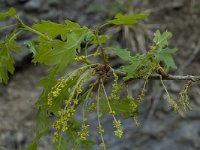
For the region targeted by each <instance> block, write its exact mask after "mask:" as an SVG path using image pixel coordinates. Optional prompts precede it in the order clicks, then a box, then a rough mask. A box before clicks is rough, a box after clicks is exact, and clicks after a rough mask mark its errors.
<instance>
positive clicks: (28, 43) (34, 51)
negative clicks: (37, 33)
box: [24, 41, 37, 56]
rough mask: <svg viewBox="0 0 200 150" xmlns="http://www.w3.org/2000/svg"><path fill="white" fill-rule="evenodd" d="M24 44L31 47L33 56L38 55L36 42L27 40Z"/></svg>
mask: <svg viewBox="0 0 200 150" xmlns="http://www.w3.org/2000/svg"><path fill="white" fill-rule="evenodd" d="M24 45H26V46H27V48H28V49H29V51H30V52H31V53H33V56H35V55H36V53H37V52H36V49H35V45H34V43H33V42H32V41H25V42H24Z"/></svg>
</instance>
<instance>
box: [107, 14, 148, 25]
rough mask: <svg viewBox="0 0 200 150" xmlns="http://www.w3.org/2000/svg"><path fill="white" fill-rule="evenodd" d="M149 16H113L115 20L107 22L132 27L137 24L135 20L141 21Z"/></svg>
mask: <svg viewBox="0 0 200 150" xmlns="http://www.w3.org/2000/svg"><path fill="white" fill-rule="evenodd" d="M148 15H149V14H147V13H144V14H129V15H126V16H123V15H122V14H117V15H115V19H113V20H109V21H108V22H107V23H108V24H115V25H132V24H136V23H138V21H137V20H136V19H143V18H146V17H147V16H148Z"/></svg>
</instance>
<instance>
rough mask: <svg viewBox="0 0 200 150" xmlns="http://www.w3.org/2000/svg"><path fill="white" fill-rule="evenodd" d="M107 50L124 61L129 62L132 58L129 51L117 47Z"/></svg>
mask: <svg viewBox="0 0 200 150" xmlns="http://www.w3.org/2000/svg"><path fill="white" fill-rule="evenodd" d="M108 50H109V51H112V52H113V53H115V54H116V55H117V56H119V57H120V58H121V59H122V60H124V61H130V60H131V59H132V56H131V55H130V51H128V50H127V49H122V48H119V47H111V48H109V49H108Z"/></svg>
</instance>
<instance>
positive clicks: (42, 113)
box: [36, 109, 50, 135]
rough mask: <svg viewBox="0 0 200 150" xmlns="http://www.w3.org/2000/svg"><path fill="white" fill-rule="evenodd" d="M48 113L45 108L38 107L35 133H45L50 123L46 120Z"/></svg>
mask: <svg viewBox="0 0 200 150" xmlns="http://www.w3.org/2000/svg"><path fill="white" fill-rule="evenodd" d="M48 118H49V115H48V113H47V111H46V110H45V109H39V110H38V112H37V115H36V128H37V134H38V135H40V134H45V133H46V132H47V131H48V129H49V127H50V123H49V121H48Z"/></svg>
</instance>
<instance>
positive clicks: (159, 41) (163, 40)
mask: <svg viewBox="0 0 200 150" xmlns="http://www.w3.org/2000/svg"><path fill="white" fill-rule="evenodd" d="M171 37H172V34H171V33H170V32H167V31H166V32H164V33H163V34H161V33H160V31H159V30H157V31H156V32H155V33H154V39H153V42H154V45H155V46H156V49H158V50H162V49H163V48H164V47H165V46H167V45H168V40H169V39H170V38H171Z"/></svg>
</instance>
